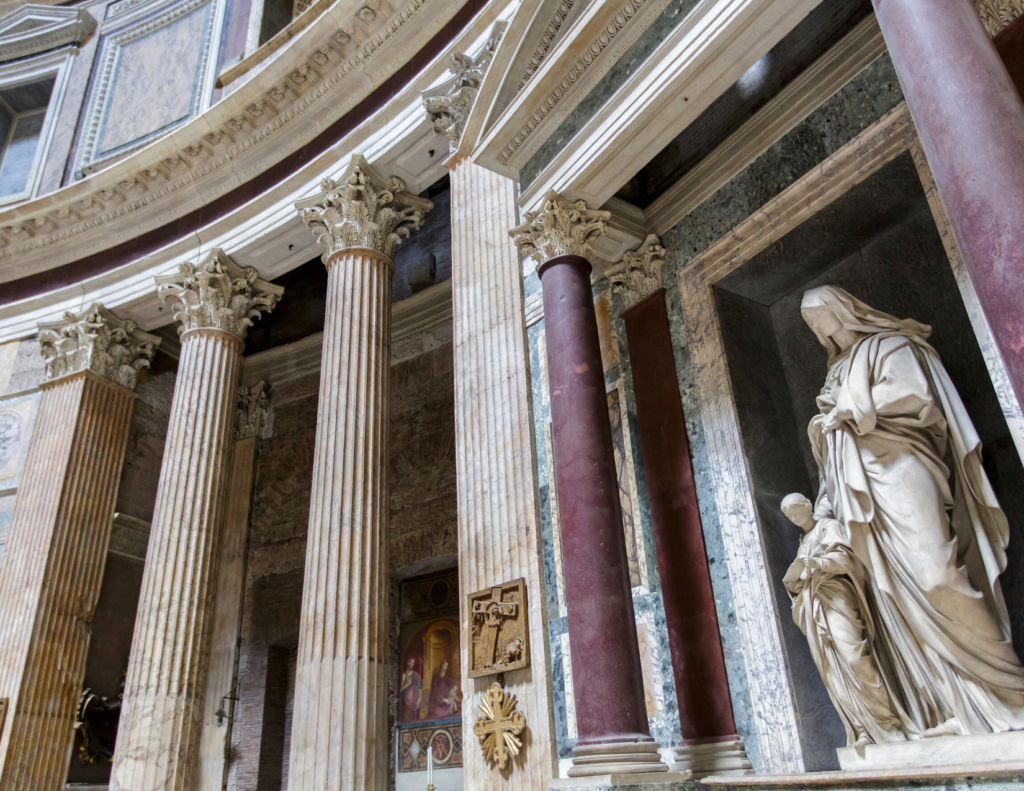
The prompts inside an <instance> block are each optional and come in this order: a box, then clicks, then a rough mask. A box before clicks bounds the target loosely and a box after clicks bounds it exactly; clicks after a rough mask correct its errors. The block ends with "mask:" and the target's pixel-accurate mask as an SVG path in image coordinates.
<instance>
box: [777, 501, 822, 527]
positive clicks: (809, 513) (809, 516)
mask: <svg viewBox="0 0 1024 791" xmlns="http://www.w3.org/2000/svg"><path fill="white" fill-rule="evenodd" d="M781 509H782V513H784V514H785V515H786V518H787V519H789V521H790V522H792V523H793V524H794V525H797V526H798V527H801V528H803V530H804V532H805V533H806V532H807V531H809V530H812V529H813V528H814V525H815V524H816V521H815V519H814V506H813V505H811V501H810V500H808V499H807V498H806V497H804V496H803V495H802V494H800V493H799V492H794V493H793V494H787V495H786V496H785V497H783V498H782V505H781Z"/></svg>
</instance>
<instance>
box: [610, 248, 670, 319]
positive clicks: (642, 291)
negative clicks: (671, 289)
mask: <svg viewBox="0 0 1024 791" xmlns="http://www.w3.org/2000/svg"><path fill="white" fill-rule="evenodd" d="M622 263H624V264H625V265H626V269H625V270H624V271H622V272H619V273H618V274H617V275H612V276H611V277H609V278H608V279H609V280H610V281H611V282H612V285H614V286H615V291H616V293H618V294H619V296H621V297H622V301H623V302H624V303H625V305H626V310H629V309H630V308H631V307H633V306H634V305H636V304H637V303H639V302H642V301H643V300H645V299H647V297H649V296H650V295H651V294H653V293H654V292H655V291H657V290H658V289H659V288H661V266H662V264H664V263H665V248H664V247H662V246H661V239H659V238H658V237H657V236H655V235H654V234H653V233H652V234H651V235H650V236H648V237H647V238H646V239H645V240H644V243H643V244H642V245H640V249H639V250H636V251H633V252H629V253H626V254H625V255H624V256H623V257H622Z"/></svg>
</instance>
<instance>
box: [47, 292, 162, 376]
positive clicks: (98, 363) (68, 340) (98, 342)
mask: <svg viewBox="0 0 1024 791" xmlns="http://www.w3.org/2000/svg"><path fill="white" fill-rule="evenodd" d="M159 345H160V339H159V338H157V337H156V336H155V335H150V334H148V333H145V332H142V331H141V330H139V329H138V327H136V325H135V322H134V321H132V320H131V319H126V320H124V321H122V320H121V319H119V318H118V317H117V316H115V315H114V314H113V313H111V312H110V311H109V310H107V309H106V308H104V307H103V306H102V305H100V304H98V303H94V304H92V305H90V306H89V307H88V308H86V309H85V310H84V311H82V312H81V313H78V314H75V313H70V312H69V313H65V314H64V317H63V318H62V319H61V320H60V321H55V322H48V323H46V324H40V325H39V353H40V354H41V355H42V357H43V360H45V361H46V378H47V379H48V380H51V379H56V378H58V377H61V376H67V375H69V374H74V373H78V372H80V371H92V372H94V373H97V374H99V375H100V376H103V377H105V378H107V379H109V380H110V381H112V382H116V383H117V384H119V385H121V386H122V387H127V388H128V389H129V390H134V389H135V385H136V383H137V382H138V377H139V370H140V369H142V368H149V366H150V362H151V361H152V359H153V355H154V354H155V353H156V347H157V346H159Z"/></svg>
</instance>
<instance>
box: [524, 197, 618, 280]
mask: <svg viewBox="0 0 1024 791" xmlns="http://www.w3.org/2000/svg"><path fill="white" fill-rule="evenodd" d="M525 216H526V222H524V223H523V224H522V225H520V226H519V227H518V228H513V229H512V230H511V231H509V236H511V237H512V238H513V239H515V242H516V247H518V248H519V249H520V251H522V252H524V253H526V254H527V255H528V256H531V257H532V258H533V259H534V260H535V261H536V262H537V264H538V266H539V265H540V264H543V263H544V262H545V261H547V260H549V259H551V258H555V257H556V256H560V255H578V256H581V257H583V258H586V259H589V258H590V253H591V250H590V246H591V245H592V244H593V242H594V240H595V239H597V238H598V237H599V236H604V234H605V232H606V231H607V230H608V220H609V218H610V217H611V216H612V215H611V212H606V211H595V210H593V209H588V208H587V204H586V203H585V202H584V201H576V202H575V203H571V202H570V201H567V200H566V199H565V198H563V197H562V196H561V195H559V194H558V193H557V192H555V191H553V190H548V191H547V193H546V194H545V195H544V203H543V205H542V207H541V209H540V210H539V211H528V212H526V215H525Z"/></svg>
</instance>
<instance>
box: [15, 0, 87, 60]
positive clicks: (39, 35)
mask: <svg viewBox="0 0 1024 791" xmlns="http://www.w3.org/2000/svg"><path fill="white" fill-rule="evenodd" d="M95 29H96V20H95V19H93V17H92V15H91V14H90V13H89V12H88V11H86V10H85V9H84V8H80V7H79V8H55V7H53V6H46V5H34V4H27V3H26V4H25V5H23V6H21V7H20V8H18V9H17V10H15V11H11V12H10V13H9V14H6V15H5V16H4V17H2V18H0V62H2V61H7V60H13V59H14V58H24V57H26V56H27V55H35V54H36V53H39V52H45V51H46V50H49V49H56V48H57V47H63V46H66V45H68V44H81V43H82V42H83V41H84V40H85V39H86V38H87V37H88V36H89V34H90V33H92V31H93V30H95Z"/></svg>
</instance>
